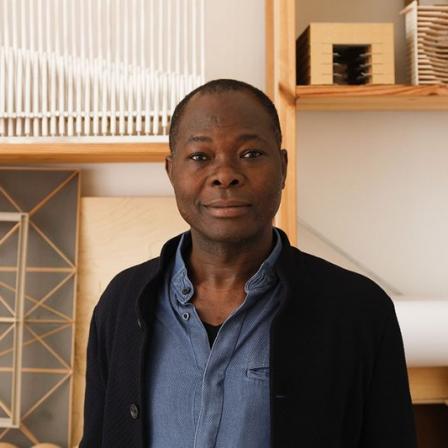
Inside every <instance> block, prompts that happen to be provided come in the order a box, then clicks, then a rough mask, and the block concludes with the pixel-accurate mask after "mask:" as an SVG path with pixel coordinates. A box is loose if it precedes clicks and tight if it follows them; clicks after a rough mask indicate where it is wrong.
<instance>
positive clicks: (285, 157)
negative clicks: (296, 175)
mask: <svg viewBox="0 0 448 448" xmlns="http://www.w3.org/2000/svg"><path fill="white" fill-rule="evenodd" d="M280 156H281V159H282V178H283V180H282V189H283V188H285V185H286V174H287V171H288V151H286V149H281V150H280Z"/></svg>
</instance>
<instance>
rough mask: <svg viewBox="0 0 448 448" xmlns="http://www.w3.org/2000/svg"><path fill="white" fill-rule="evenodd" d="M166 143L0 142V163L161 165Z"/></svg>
mask: <svg viewBox="0 0 448 448" xmlns="http://www.w3.org/2000/svg"><path fill="white" fill-rule="evenodd" d="M168 152H169V149H168V144H167V143H148V142H144V143H134V142H132V143H130V142H122V143H60V142H58V143H0V163H3V164H26V163H109V162H163V160H164V159H165V156H166V155H167V154H168Z"/></svg>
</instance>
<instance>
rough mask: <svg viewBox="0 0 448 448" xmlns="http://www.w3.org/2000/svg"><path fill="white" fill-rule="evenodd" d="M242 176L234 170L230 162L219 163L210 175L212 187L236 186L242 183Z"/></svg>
mask: <svg viewBox="0 0 448 448" xmlns="http://www.w3.org/2000/svg"><path fill="white" fill-rule="evenodd" d="M243 180H244V176H243V175H242V174H241V173H239V172H238V171H237V170H235V169H234V168H233V167H232V166H231V165H230V164H226V165H221V166H219V167H217V168H216V171H215V172H214V173H213V175H212V176H211V184H212V186H214V187H221V188H229V187H237V186H240V185H241V184H242V183H243Z"/></svg>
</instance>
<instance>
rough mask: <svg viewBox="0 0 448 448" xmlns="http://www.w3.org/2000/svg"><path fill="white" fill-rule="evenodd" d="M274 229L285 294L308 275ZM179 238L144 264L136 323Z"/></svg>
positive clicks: (277, 267) (296, 251)
mask: <svg viewBox="0 0 448 448" xmlns="http://www.w3.org/2000/svg"><path fill="white" fill-rule="evenodd" d="M277 230H278V233H279V235H280V238H281V239H282V249H281V251H280V254H279V256H278V258H277V261H276V263H275V271H276V273H277V275H278V277H279V280H280V282H282V283H283V285H284V286H285V287H286V291H288V292H289V291H297V290H298V289H299V284H300V283H302V282H308V281H309V278H308V276H306V275H305V266H304V260H303V258H304V257H303V252H302V251H301V250H300V249H298V248H296V247H294V246H291V243H290V242H289V239H288V236H287V235H286V233H285V232H283V230H281V229H279V228H277ZM182 235H183V234H180V235H177V236H175V237H174V238H171V239H170V240H168V241H167V242H166V243H165V244H164V245H163V247H162V250H161V253H160V257H158V258H156V259H154V260H151V261H150V262H148V265H147V266H148V268H147V273H146V275H147V280H146V282H145V284H144V285H143V287H142V288H141V289H140V291H139V293H138V296H137V301H136V312H137V316H138V317H139V319H140V321H146V318H147V317H148V316H149V313H150V312H151V310H152V308H153V305H154V303H155V300H148V299H149V297H151V298H152V299H154V298H155V297H156V296H157V295H156V294H154V292H155V291H157V290H158V288H159V287H160V285H161V283H162V279H163V276H164V273H165V272H166V271H167V269H168V268H169V265H170V263H171V262H172V261H173V259H174V257H175V256H176V250H177V248H178V246H179V242H180V240H181V238H182ZM287 296H290V294H287Z"/></svg>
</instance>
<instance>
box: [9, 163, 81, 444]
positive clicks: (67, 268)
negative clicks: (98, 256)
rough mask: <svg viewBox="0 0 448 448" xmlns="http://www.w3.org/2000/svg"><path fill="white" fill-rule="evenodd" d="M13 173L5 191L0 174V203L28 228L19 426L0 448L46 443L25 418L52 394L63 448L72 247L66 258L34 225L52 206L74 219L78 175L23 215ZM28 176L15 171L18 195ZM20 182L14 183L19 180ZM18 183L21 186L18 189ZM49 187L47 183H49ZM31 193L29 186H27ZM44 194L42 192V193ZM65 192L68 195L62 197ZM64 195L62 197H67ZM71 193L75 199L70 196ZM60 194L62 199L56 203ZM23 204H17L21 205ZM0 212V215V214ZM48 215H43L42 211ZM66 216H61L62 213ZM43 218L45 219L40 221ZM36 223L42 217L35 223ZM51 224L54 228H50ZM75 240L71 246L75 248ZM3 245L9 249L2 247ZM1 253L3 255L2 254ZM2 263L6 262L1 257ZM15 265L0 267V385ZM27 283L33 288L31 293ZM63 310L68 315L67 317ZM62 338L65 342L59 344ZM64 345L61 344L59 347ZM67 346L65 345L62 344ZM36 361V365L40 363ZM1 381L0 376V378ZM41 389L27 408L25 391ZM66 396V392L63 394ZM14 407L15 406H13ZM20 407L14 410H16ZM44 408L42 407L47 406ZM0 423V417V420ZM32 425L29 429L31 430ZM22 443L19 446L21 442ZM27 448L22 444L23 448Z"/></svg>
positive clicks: (13, 232)
mask: <svg viewBox="0 0 448 448" xmlns="http://www.w3.org/2000/svg"><path fill="white" fill-rule="evenodd" d="M12 170H13V169H5V171H7V174H8V188H6V187H5V185H4V184H2V171H3V169H0V198H1V199H2V201H1V202H2V203H5V204H7V205H8V211H9V212H10V213H11V210H15V212H16V213H21V214H26V215H27V217H28V226H29V235H30V238H29V243H30V244H29V248H28V249H29V251H28V253H27V260H28V263H27V266H26V269H25V271H26V278H27V282H26V284H25V290H24V294H23V296H24V307H23V310H22V316H23V319H22V324H23V330H22V334H23V341H22V343H21V355H22V358H23V362H22V365H21V366H20V374H21V378H22V384H21V385H22V399H21V398H20V396H19V397H17V396H16V397H15V399H16V400H17V399H18V400H20V403H21V404H22V411H21V415H20V421H19V424H18V425H17V426H18V427H17V428H14V427H5V428H0V442H1V441H5V442H6V441H9V442H13V443H19V442H17V441H18V440H23V437H25V438H26V440H27V441H29V443H30V444H36V443H39V442H43V441H46V442H48V440H39V432H40V431H39V426H36V424H35V422H34V419H31V420H29V418H30V417H31V416H33V417H35V416H36V414H38V413H39V411H42V412H52V410H51V408H49V409H46V408H45V406H46V405H47V403H48V399H49V398H50V397H52V396H54V395H55V394H58V393H63V394H65V395H64V400H65V401H66V403H67V406H66V409H65V412H66V414H65V416H64V418H65V419H63V420H64V421H66V422H68V427H67V432H66V440H67V442H66V443H67V446H68V445H69V440H70V431H71V421H70V414H71V412H70V411H71V410H70V404H71V393H72V392H71V390H72V374H73V363H74V353H73V343H74V342H73V341H74V313H75V286H76V272H77V269H76V247H75V246H76V244H74V245H73V246H74V247H73V248H70V253H68V252H67V250H66V249H64V248H61V244H60V243H58V242H57V241H58V240H59V241H60V240H61V235H55V233H54V229H55V228H58V225H55V223H54V222H51V223H49V224H51V225H47V223H45V222H36V219H35V218H36V217H37V216H38V215H39V213H40V212H45V211H46V209H48V208H51V207H52V206H53V205H54V204H55V203H57V206H58V207H61V204H62V206H63V207H66V208H67V210H70V208H71V211H72V212H73V209H75V211H76V213H74V214H73V213H72V215H73V216H75V217H76V218H75V219H77V215H78V213H77V209H78V207H79V172H78V171H70V172H67V171H66V172H67V176H66V177H65V178H64V179H63V180H62V181H60V182H58V183H57V185H56V186H55V185H54V180H53V185H52V188H51V191H49V192H48V189H47V192H46V194H45V195H44V196H43V197H41V198H39V200H38V201H34V202H33V204H32V205H31V203H30V207H29V209H24V207H23V206H22V207H21V206H20V205H19V203H21V201H19V200H17V199H16V198H15V193H14V187H13V186H12V187H11V186H10V184H11V182H10V178H11V171H12ZM27 171H28V172H30V171H34V170H26V169H24V170H17V185H18V186H20V187H18V190H20V192H21V194H22V195H23V182H26V173H27ZM44 171H46V172H48V176H49V178H50V181H51V174H52V173H57V175H58V176H59V178H60V177H61V171H60V170H59V171H56V170H44ZM19 178H20V179H19ZM21 183H22V185H21ZM50 183H51V182H50ZM30 188H32V185H30ZM42 190H45V189H42ZM68 190H70V191H68ZM67 191H68V193H67ZM73 191H75V192H76V195H73V194H72V192H73ZM64 194H66V196H67V197H65V196H64V197H62V198H61V197H60V195H64ZM22 203H23V201H22ZM0 212H1V210H0ZM47 212H48V210H47ZM58 213H59V214H60V215H61V216H64V210H58V211H57V213H56V214H55V212H54V210H51V213H46V215H48V216H51V217H53V216H55V215H56V216H57V214H58ZM65 214H67V213H65ZM41 215H45V213H41ZM46 215H45V216H46ZM37 221H42V217H41V218H40V219H39V220H37ZM56 224H57V223H56ZM73 228H74V229H77V222H75V223H74V226H73ZM19 231H20V225H19V224H16V223H14V225H12V226H11V227H10V228H8V229H7V231H6V232H4V233H2V234H1V235H0V258H2V257H1V254H2V253H8V254H9V253H11V241H15V240H14V239H17V235H18V232H19ZM76 238H77V235H74V236H73V238H72V240H73V241H74V242H75V243H76ZM8 244H9V247H8ZM2 250H3V252H2ZM3 258H4V259H8V257H3ZM17 272H18V270H17V265H9V264H7V263H4V262H0V274H2V275H3V274H4V275H3V276H2V277H1V278H0V313H1V314H0V381H2V380H1V378H2V376H3V377H4V378H8V375H9V376H11V375H13V374H14V369H15V368H16V367H15V366H14V365H10V364H8V362H9V360H11V359H14V358H15V356H16V355H15V353H14V344H11V342H12V341H13V340H15V338H14V337H12V335H13V333H14V324H13V323H12V322H9V321H8V320H9V319H14V318H15V309H14V307H13V306H11V303H10V302H11V300H7V298H6V294H9V295H15V296H17V293H18V291H17V285H16V284H14V283H13V281H12V280H11V279H13V278H14V277H15V275H11V276H10V278H8V279H7V278H6V277H5V276H6V275H9V274H7V273H12V274H16V275H17ZM33 283H34V284H35V285H37V286H36V288H34V289H33ZM66 301H71V302H72V303H71V306H68V307H67V304H66ZM67 309H69V310H70V312H69V313H68V312H67ZM64 338H65V339H64ZM61 340H62V341H63V342H64V343H61V342H60V341H61ZM65 342H67V343H65ZM40 361H42V362H40ZM5 375H6V376H5ZM42 375H46V376H47V377H49V376H50V377H53V378H56V379H57V381H56V382H54V384H53V383H52V384H51V385H45V382H42V381H41V382H39V376H40V378H42V377H41V376H42ZM67 381H68V382H69V387H67V388H63V389H61V386H62V385H63V384H66V382H67ZM39 384H44V385H43V386H38V385H39ZM36 387H41V388H42V390H39V394H38V397H37V398H35V399H34V400H33V402H27V400H29V398H30V395H32V394H28V397H24V395H25V394H24V392H26V389H27V388H29V389H30V390H31V388H32V389H33V390H35V388H36ZM67 391H68V392H67ZM13 399H14V397H12V398H11V397H10V399H9V400H7V399H5V397H2V396H0V416H3V417H4V418H5V419H7V418H12V416H13V407H14V406H13V405H14V402H13ZM16 404H17V403H16ZM19 406H20V404H19ZM47 406H48V405H47ZM0 422H1V417H0ZM33 424H34V426H33ZM22 443H23V442H22ZM27 443H28V442H27ZM64 444H65V443H64Z"/></svg>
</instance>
